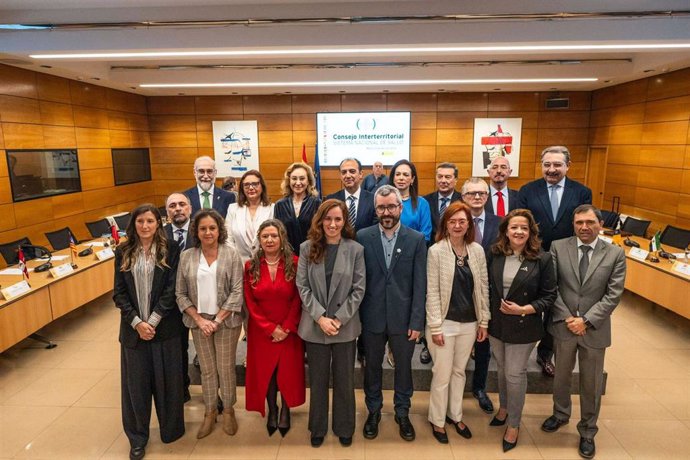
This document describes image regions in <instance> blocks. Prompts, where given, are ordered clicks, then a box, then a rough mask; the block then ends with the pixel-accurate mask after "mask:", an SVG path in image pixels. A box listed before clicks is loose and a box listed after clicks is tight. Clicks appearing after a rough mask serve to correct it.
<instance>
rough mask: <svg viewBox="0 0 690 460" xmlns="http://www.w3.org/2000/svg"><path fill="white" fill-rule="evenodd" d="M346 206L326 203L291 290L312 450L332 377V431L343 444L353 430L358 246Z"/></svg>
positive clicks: (324, 424)
mask: <svg viewBox="0 0 690 460" xmlns="http://www.w3.org/2000/svg"><path fill="white" fill-rule="evenodd" d="M354 235H355V232H354V229H353V228H352V225H350V223H349V221H348V213H347V207H346V205H345V203H343V202H342V201H340V200H335V199H331V200H326V201H324V202H323V204H321V206H320V207H319V209H318V210H317V211H316V215H315V216H314V219H313V220H312V224H311V228H310V229H309V235H308V239H307V241H305V242H304V243H302V245H301V247H300V258H299V264H298V266H297V288H298V289H299V293H300V297H301V298H302V318H301V320H300V324H299V336H300V337H302V339H303V340H304V342H305V345H306V348H307V359H308V361H309V385H310V405H309V431H310V432H311V445H312V447H319V446H320V445H321V444H323V439H324V437H325V436H326V433H327V432H328V383H329V380H330V377H331V373H332V374H333V375H332V377H333V432H334V433H335V434H336V436H338V438H339V440H340V443H341V444H342V445H343V446H349V445H350V444H352V434H353V433H354V431H355V390H354V367H355V339H357V337H358V336H359V334H360V332H361V324H360V322H359V311H358V310H359V304H360V303H361V302H362V298H363V297H364V288H365V285H366V273H365V270H366V269H365V265H364V248H362V246H361V245H360V244H359V243H357V242H355V241H354V240H353V238H354Z"/></svg>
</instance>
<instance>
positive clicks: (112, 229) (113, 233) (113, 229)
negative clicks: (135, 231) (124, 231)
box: [110, 225, 120, 244]
mask: <svg viewBox="0 0 690 460" xmlns="http://www.w3.org/2000/svg"><path fill="white" fill-rule="evenodd" d="M110 235H111V236H112V237H113V239H114V240H115V244H120V234H119V233H117V227H116V226H115V225H111V226H110Z"/></svg>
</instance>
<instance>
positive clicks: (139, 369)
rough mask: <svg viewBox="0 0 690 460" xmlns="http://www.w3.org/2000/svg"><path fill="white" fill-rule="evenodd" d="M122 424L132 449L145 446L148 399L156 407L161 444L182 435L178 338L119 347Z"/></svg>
mask: <svg viewBox="0 0 690 460" xmlns="http://www.w3.org/2000/svg"><path fill="white" fill-rule="evenodd" d="M120 350H121V358H120V362H121V375H122V382H121V387H122V389H121V391H122V425H123V427H124V429H125V434H126V435H127V438H128V439H129V443H130V445H131V446H132V447H139V446H141V447H143V446H146V444H147V442H148V440H149V424H150V422H151V398H153V401H154V403H155V404H156V414H157V415H158V423H159V425H160V435H161V441H163V442H165V443H168V442H173V441H175V440H177V439H179V438H180V437H182V435H183V434H184V382H183V378H182V373H181V372H180V368H181V367H182V356H181V354H182V353H181V351H182V350H181V347H180V338H179V337H172V338H170V339H167V340H163V341H160V342H144V341H139V343H138V344H137V347H136V348H127V347H124V346H120Z"/></svg>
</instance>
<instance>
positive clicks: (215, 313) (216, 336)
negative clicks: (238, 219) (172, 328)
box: [176, 209, 243, 439]
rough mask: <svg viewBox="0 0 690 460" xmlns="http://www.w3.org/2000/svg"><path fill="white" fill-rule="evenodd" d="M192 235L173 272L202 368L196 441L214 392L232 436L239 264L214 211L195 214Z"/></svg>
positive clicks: (206, 424) (210, 420)
mask: <svg viewBox="0 0 690 460" xmlns="http://www.w3.org/2000/svg"><path fill="white" fill-rule="evenodd" d="M190 232H191V234H192V235H194V236H195V237H196V244H195V247H194V248H191V249H187V250H186V251H184V252H183V253H182V255H181V256H180V265H179V268H178V271H177V289H176V294H177V305H178V306H179V308H180V311H182V312H183V313H184V315H183V321H184V323H185V325H186V326H187V327H188V328H190V329H191V330H192V339H193V340H194V347H195V348H196V351H197V356H198V357H199V365H200V367H201V389H202V392H203V397H204V406H205V407H206V413H205V416H204V421H203V422H202V424H201V427H200V428H199V432H198V433H197V435H196V437H197V438H198V439H201V438H203V437H206V436H208V435H209V434H210V433H211V431H212V430H213V425H214V424H215V422H216V417H217V416H218V409H217V407H218V389H219V388H220V397H221V399H222V401H223V405H224V409H223V431H225V433H227V434H229V435H234V434H235V433H236V432H237V420H236V419H235V410H234V409H233V406H234V405H235V401H236V399H237V397H236V392H235V354H236V351H237V341H238V339H239V337H240V330H241V328H242V314H241V313H242V299H243V297H242V283H243V279H242V260H241V258H240V255H239V253H238V252H237V251H236V250H235V249H234V248H232V247H230V246H226V245H225V242H226V240H227V238H228V234H227V230H226V229H225V223H224V222H223V218H222V217H221V216H220V214H218V212H217V211H215V210H213V209H202V210H200V211H198V212H197V213H196V214H195V215H194V220H193V222H192V226H191V230H190Z"/></svg>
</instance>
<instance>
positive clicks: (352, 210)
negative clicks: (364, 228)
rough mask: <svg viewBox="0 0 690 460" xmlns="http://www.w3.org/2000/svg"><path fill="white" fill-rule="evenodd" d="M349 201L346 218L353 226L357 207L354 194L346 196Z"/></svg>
mask: <svg viewBox="0 0 690 460" xmlns="http://www.w3.org/2000/svg"><path fill="white" fill-rule="evenodd" d="M347 199H348V200H349V201H350V206H349V207H348V208H347V214H348V219H347V220H349V221H350V225H352V227H354V226H355V221H356V220H357V208H356V207H355V200H356V198H355V197H354V195H350V196H349V197H348V198H347Z"/></svg>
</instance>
